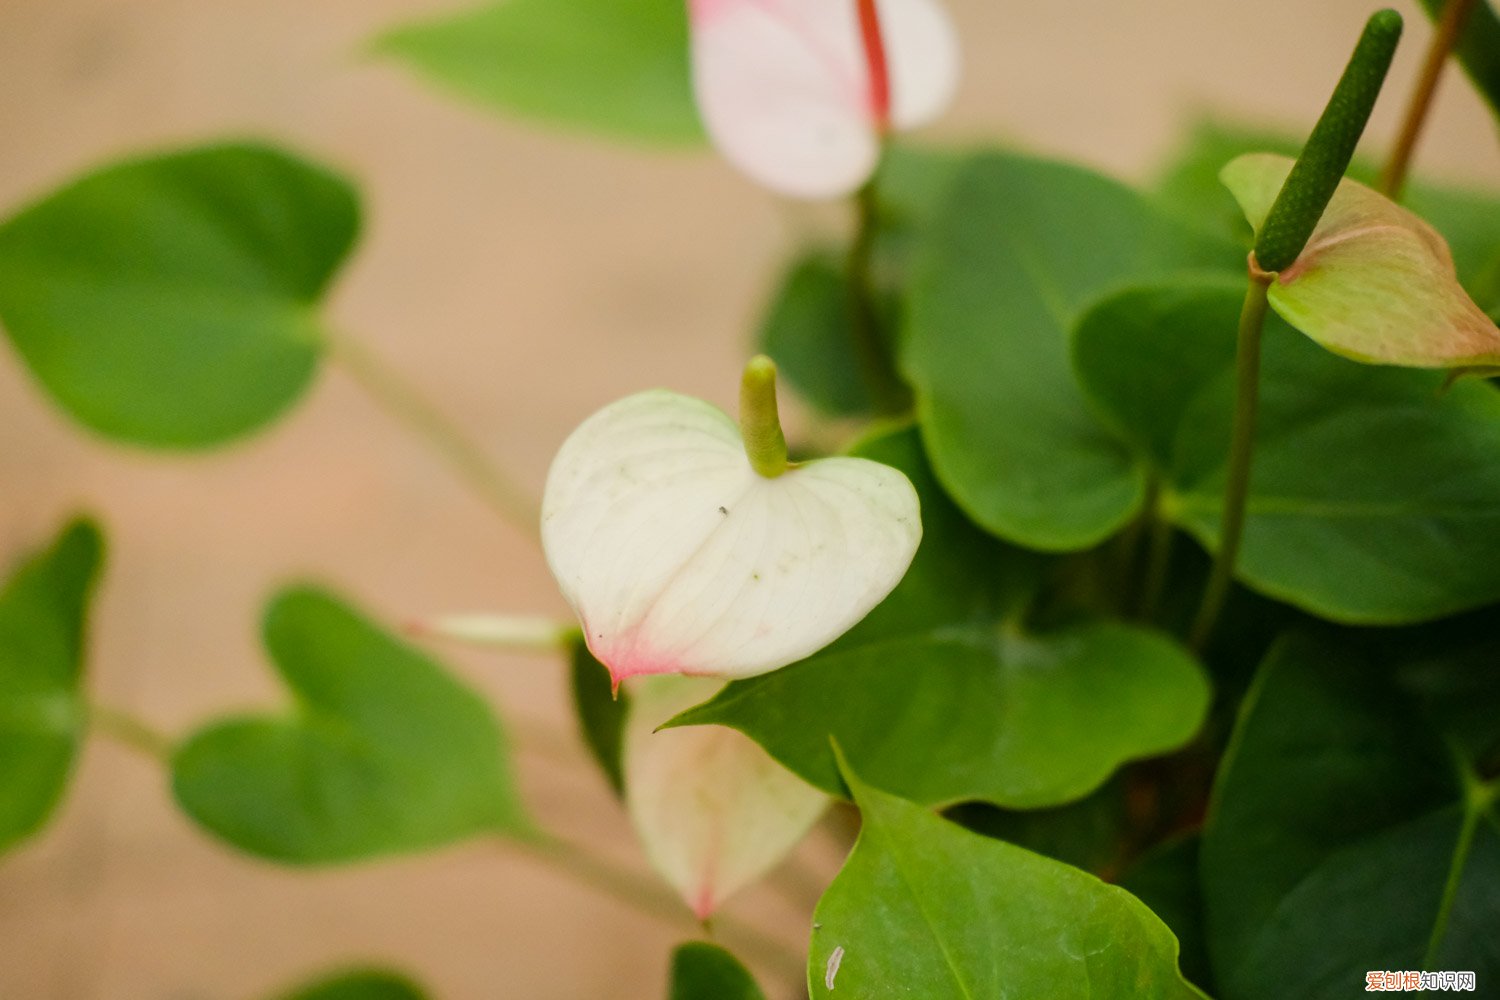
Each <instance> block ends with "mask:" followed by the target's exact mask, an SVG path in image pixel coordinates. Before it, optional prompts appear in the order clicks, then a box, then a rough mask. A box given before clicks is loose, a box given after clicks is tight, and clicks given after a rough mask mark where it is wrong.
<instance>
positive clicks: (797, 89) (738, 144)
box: [690, 0, 958, 199]
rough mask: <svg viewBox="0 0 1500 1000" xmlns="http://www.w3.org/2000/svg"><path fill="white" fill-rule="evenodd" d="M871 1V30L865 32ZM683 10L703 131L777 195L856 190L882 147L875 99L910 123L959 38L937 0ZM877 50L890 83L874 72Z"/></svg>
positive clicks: (819, 0)
mask: <svg viewBox="0 0 1500 1000" xmlns="http://www.w3.org/2000/svg"><path fill="white" fill-rule="evenodd" d="M862 5H863V6H864V7H865V8H866V10H865V14H864V17H862V16H861V7H862ZM872 10H873V11H874V13H875V15H877V16H876V17H875V18H874V20H878V27H879V36H880V37H879V39H872V38H871V37H870V35H869V32H870V29H871V27H872V18H871V15H870V12H871V11H872ZM690 13H691V16H692V36H693V37H692V55H693V85H694V91H695V94H696V96H697V100H698V109H699V113H700V114H701V115H702V118H703V121H704V124H705V127H706V128H707V130H708V133H709V135H710V137H711V138H712V139H713V141H714V144H715V145H716V146H717V147H718V149H719V151H720V152H721V153H722V154H723V155H724V157H725V158H726V159H728V160H729V161H730V162H731V163H732V164H734V165H735V166H736V167H737V168H739V169H740V170H742V171H743V172H744V173H746V174H748V175H749V176H751V177H752V178H754V179H755V180H757V181H759V182H760V183H762V184H764V185H765V186H767V187H769V188H771V189H772V190H774V191H777V192H779V193H781V194H785V195H789V196H792V197H797V198H809V199H822V198H836V197H840V196H843V195H847V194H850V193H852V192H853V191H855V190H857V189H858V188H859V187H860V186H861V185H863V184H864V183H865V181H866V180H867V179H868V178H869V176H870V174H871V173H872V172H873V171H874V169H875V165H876V161H877V160H878V158H879V153H880V143H881V138H882V133H883V132H884V131H885V124H886V123H885V122H884V121H883V120H882V119H883V118H884V115H883V113H882V107H881V105H882V103H884V102H887V101H888V103H889V118H890V121H889V124H890V126H891V127H893V128H898V129H900V128H912V127H915V126H917V125H920V124H923V123H924V122H927V121H930V120H931V119H932V118H934V117H936V116H937V115H938V114H939V113H941V111H942V110H943V109H944V108H945V107H946V106H947V104H948V102H949V101H950V100H951V99H952V96H953V92H954V90H955V89H956V86H957V82H958V44H957V39H956V36H955V32H954V30H953V25H952V23H951V22H950V21H949V19H948V17H947V14H946V13H945V12H944V10H943V9H942V8H941V7H940V6H939V5H938V3H937V2H936V0H875V2H874V4H873V6H871V5H870V3H869V0H691V2H690ZM872 41H878V42H881V43H883V44H878V45H872V44H871V42H872ZM875 52H881V53H883V55H884V58H885V62H886V70H887V83H888V87H887V88H882V87H880V86H878V85H877V81H878V73H874V74H872V72H871V63H872V62H873V61H877V60H874V59H872V53H875ZM882 90H888V94H886V95H885V96H882V94H881V91H882Z"/></svg>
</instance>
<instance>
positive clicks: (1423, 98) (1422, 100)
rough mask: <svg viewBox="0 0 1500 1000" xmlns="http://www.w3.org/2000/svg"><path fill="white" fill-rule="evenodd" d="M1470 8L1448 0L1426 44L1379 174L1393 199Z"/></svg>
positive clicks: (1467, 0) (1468, 1)
mask: <svg viewBox="0 0 1500 1000" xmlns="http://www.w3.org/2000/svg"><path fill="white" fill-rule="evenodd" d="M1473 8H1474V0H1448V3H1447V6H1445V7H1444V8H1443V16H1442V19H1441V20H1440V21H1438V24H1437V28H1436V30H1435V31H1434V32H1433V34H1432V43H1431V44H1430V45H1429V46H1428V47H1427V57H1426V59H1425V60H1424V61H1423V63H1422V71H1421V73H1420V74H1419V75H1418V77H1417V85H1416V87H1415V88H1414V89H1413V90H1412V95H1411V103H1410V104H1408V105H1407V108H1406V117H1405V118H1403V119H1402V121H1401V131H1400V132H1399V133H1398V134H1397V136H1396V147H1395V149H1393V150H1392V151H1391V158H1390V159H1389V160H1388V161H1387V162H1386V165H1385V170H1384V171H1383V172H1382V173H1381V175H1380V191H1381V193H1382V194H1384V195H1385V196H1386V197H1387V198H1390V199H1392V200H1394V201H1400V200H1401V190H1402V188H1404V187H1405V186H1406V174H1407V171H1408V169H1409V168H1410V167H1411V159H1412V154H1413V153H1414V152H1415V151H1416V148H1417V141H1418V140H1419V139H1420V138H1421V137H1422V127H1423V126H1424V125H1426V124H1427V115H1428V113H1429V112H1430V111H1431V110H1432V101H1433V98H1434V97H1435V96H1436V95H1437V88H1438V82H1439V81H1440V80H1441V79H1442V76H1443V68H1444V66H1446V65H1447V63H1448V56H1449V55H1451V54H1452V52H1453V47H1454V45H1455V43H1457V41H1458V36H1459V34H1460V33H1461V32H1462V31H1463V26H1464V24H1465V23H1466V22H1467V20H1468V16H1469V12H1470V11H1471V10H1472V9H1473Z"/></svg>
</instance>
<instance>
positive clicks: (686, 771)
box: [621, 677, 828, 920]
mask: <svg viewBox="0 0 1500 1000" xmlns="http://www.w3.org/2000/svg"><path fill="white" fill-rule="evenodd" d="M720 687H722V682H721V681H716V680H707V679H704V678H694V677H643V678H641V679H640V680H639V681H635V682H632V684H631V686H630V690H629V694H630V714H629V716H628V719H627V721H626V728H625V742H624V748H623V756H622V759H621V764H622V767H623V770H624V774H625V805H626V809H627V810H628V812H629V813H630V820H631V823H632V824H633V825H634V827H635V831H636V835H637V836H638V837H639V838H640V840H641V844H642V845H643V846H644V847H645V850H646V856H647V857H648V858H649V859H650V861H651V864H652V866H653V867H654V868H656V870H657V871H659V872H660V873H661V874H662V877H663V878H665V879H666V880H667V882H668V883H669V884H671V886H672V887H673V888H674V889H676V890H677V892H678V893H679V894H680V895H681V896H682V899H683V901H684V902H685V903H687V905H688V906H689V907H690V908H691V909H692V911H693V913H694V914H695V915H696V916H697V917H698V918H699V919H700V920H704V919H707V918H708V917H709V916H710V915H711V914H712V913H713V912H714V911H715V910H717V909H718V908H719V906H720V904H722V903H723V902H724V900H725V899H727V898H728V897H730V896H731V895H733V894H734V893H735V892H736V891H738V890H739V889H741V888H743V887H744V886H746V885H748V884H749V883H751V882H754V881H755V880H756V879H758V878H760V877H761V876H762V875H764V874H765V873H766V872H768V871H769V870H771V869H772V868H774V867H775V866H776V865H777V864H778V863H780V862H781V860H782V859H783V858H785V857H786V855H787V854H788V853H789V852H790V851H791V850H792V848H794V847H795V846H796V845H797V844H798V842H799V841H801V840H802V838H803V836H804V835H805V834H806V833H807V831H808V830H809V829H810V828H811V827H812V825H813V824H814V823H816V822H817V820H818V817H820V816H822V815H823V811H824V810H825V809H826V808H827V807H828V797H827V796H826V795H824V794H823V793H822V792H820V791H818V790H817V789H815V788H813V787H812V786H810V785H808V784H807V783H805V782H804V781H802V780H801V779H800V778H798V777H796V776H795V775H793V774H791V773H790V772H788V771H787V770H786V769H785V768H783V767H781V765H779V764H777V763H776V762H775V761H774V760H772V759H771V758H770V756H768V755H767V754H766V752H765V751H764V750H762V749H761V748H760V747H759V746H757V745H756V744H755V742H754V741H752V740H751V739H750V738H749V737H748V736H745V735H744V734H743V733H739V732H736V731H735V730H733V729H726V728H724V727H723V726H687V727H684V728H682V729H664V730H662V731H661V732H653V731H652V730H654V729H655V728H656V727H657V726H659V725H661V724H662V723H663V722H665V721H667V720H668V719H670V718H671V717H672V716H674V715H676V714H677V713H678V712H681V711H683V710H684V709H688V708H691V707H692V706H694V705H697V704H700V703H701V702H704V701H707V700H708V699H709V698H711V697H713V695H714V694H715V693H716V692H717V691H718V689H719V688H720Z"/></svg>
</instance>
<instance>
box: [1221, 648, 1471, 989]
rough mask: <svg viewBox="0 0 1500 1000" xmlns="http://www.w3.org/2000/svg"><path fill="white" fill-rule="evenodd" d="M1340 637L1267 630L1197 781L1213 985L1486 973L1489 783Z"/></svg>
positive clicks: (1341, 983)
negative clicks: (1208, 796)
mask: <svg viewBox="0 0 1500 1000" xmlns="http://www.w3.org/2000/svg"><path fill="white" fill-rule="evenodd" d="M1351 645H1352V644H1351V643H1350V642H1348V641H1345V642H1342V643H1335V642H1332V641H1329V640H1324V639H1318V638H1311V637H1292V638H1289V639H1287V640H1285V641H1283V642H1282V643H1280V644H1279V645H1278V646H1277V647H1276V648H1275V649H1274V650H1273V651H1272V653H1271V655H1270V656H1268V657H1267V659H1266V661H1265V663H1264V664H1263V665H1262V668H1261V670H1260V673H1259V675H1258V677H1257V679H1256V682H1255V686H1254V687H1253V688H1252V690H1251V692H1250V694H1249V696H1248V697H1247V698H1246V700H1245V702H1244V706H1243V708H1242V709H1241V715H1240V719H1239V722H1238V724H1237V726H1236V729H1235V733H1234V737H1233V739H1232V741H1231V744H1230V749H1229V752H1228V754H1227V755H1226V756H1225V758H1224V762H1223V764H1222V765H1221V767H1220V772H1219V775H1218V777H1217V779H1216V781H1215V785H1214V793H1213V802H1212V805H1211V809H1210V815H1209V819H1208V822H1207V825H1206V826H1205V829H1204V834H1203V846H1202V857H1201V864H1202V876H1203V879H1202V885H1203V898H1204V906H1205V914H1206V918H1207V928H1208V944H1209V951H1210V956H1211V958H1212V960H1213V965H1214V971H1215V973H1216V976H1217V981H1218V985H1219V987H1220V989H1221V991H1222V993H1221V995H1222V996H1224V997H1225V998H1226V1000H1239V998H1247V1000H1248V998H1251V997H1262V996H1265V989H1266V984H1267V983H1275V984H1276V986H1275V988H1276V991H1277V994H1278V995H1280V996H1292V997H1307V998H1329V1000H1332V998H1334V997H1347V996H1350V995H1352V994H1354V993H1357V992H1359V991H1360V990H1361V989H1362V987H1363V985H1364V983H1365V973H1366V972H1367V971H1368V970H1385V969H1388V970H1398V971H1399V970H1408V969H1428V970H1440V969H1447V970H1463V971H1468V972H1472V973H1474V974H1475V975H1476V976H1477V978H1478V982H1479V983H1480V984H1485V983H1493V982H1495V980H1496V977H1500V944H1497V939H1496V936H1495V933H1494V929H1495V921H1496V919H1497V915H1500V814H1497V810H1496V807H1495V802H1496V798H1497V792H1500V788H1497V785H1496V782H1495V780H1494V779H1493V778H1491V779H1490V780H1489V782H1488V783H1484V782H1482V781H1480V780H1479V778H1478V777H1477V776H1476V775H1475V774H1474V773H1473V772H1472V771H1471V770H1470V769H1469V766H1468V765H1467V763H1466V762H1465V761H1463V759H1462V758H1461V757H1460V756H1459V755H1456V754H1453V753H1451V752H1450V751H1449V749H1448V748H1447V747H1445V746H1444V744H1443V741H1442V740H1441V739H1440V738H1439V734H1438V732H1437V731H1436V730H1435V729H1434V728H1433V727H1432V725H1431V724H1430V723H1429V722H1428V721H1427V720H1426V719H1425V718H1424V717H1423V715H1422V714H1421V713H1420V712H1417V711H1413V706H1412V703H1411V701H1410V700H1409V699H1407V698H1404V697H1402V695H1401V693H1400V692H1399V691H1398V689H1397V687H1396V685H1395V684H1394V683H1393V680H1392V672H1391V671H1390V670H1389V669H1386V667H1385V666H1384V665H1381V664H1376V663H1372V662H1370V661H1368V660H1367V659H1366V658H1365V657H1363V656H1361V655H1360V654H1359V653H1358V652H1357V651H1354V650H1352V649H1351V648H1350V647H1351ZM1486 666H1493V664H1492V663H1491V664H1486ZM1495 709H1496V706H1495V705H1493V704H1492V705H1491V706H1490V710H1491V712H1492V713H1493V712H1494V711H1495ZM1482 988H1484V987H1483V986H1482V985H1481V989H1482Z"/></svg>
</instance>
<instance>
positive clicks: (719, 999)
mask: <svg viewBox="0 0 1500 1000" xmlns="http://www.w3.org/2000/svg"><path fill="white" fill-rule="evenodd" d="M668 996H669V1000H766V995H765V994H764V993H762V992H761V989H760V987H759V986H757V985H755V979H754V978H753V977H752V976H751V975H750V972H749V971H748V970H747V969H746V968H745V967H744V966H743V965H741V964H740V961H739V959H737V958H735V957H734V956H733V955H731V954H730V953H729V952H727V951H725V950H724V949H723V948H720V947H719V946H718V945H716V944H709V943H708V942H706V941H691V942H689V943H687V944H684V945H680V946H678V948H677V950H676V951H674V952H673V953H672V987H671V992H670V994H668Z"/></svg>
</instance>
